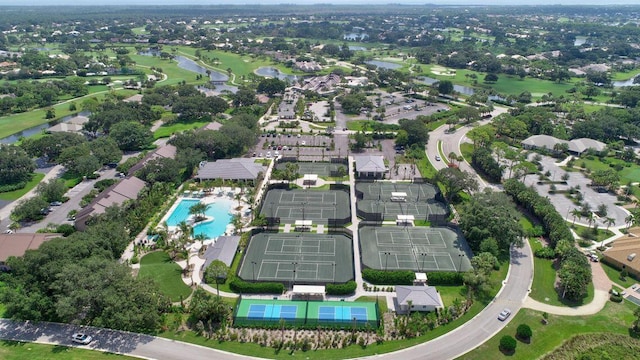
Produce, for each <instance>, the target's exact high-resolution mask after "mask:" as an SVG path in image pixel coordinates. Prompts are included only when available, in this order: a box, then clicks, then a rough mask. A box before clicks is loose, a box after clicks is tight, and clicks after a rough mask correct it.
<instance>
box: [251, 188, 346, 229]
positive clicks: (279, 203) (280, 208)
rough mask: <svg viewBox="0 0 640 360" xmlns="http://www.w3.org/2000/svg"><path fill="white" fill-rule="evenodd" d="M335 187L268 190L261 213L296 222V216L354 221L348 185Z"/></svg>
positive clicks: (336, 222) (334, 223) (314, 220)
mask: <svg viewBox="0 0 640 360" xmlns="http://www.w3.org/2000/svg"><path fill="white" fill-rule="evenodd" d="M331 188H332V189H334V190H331V189H330V190H314V189H305V190H298V189H294V190H284V189H272V190H269V191H267V194H266V195H265V198H264V200H263V201H262V207H261V209H260V214H261V215H263V216H264V217H265V218H267V219H271V220H272V221H273V223H274V224H275V222H276V220H277V222H278V223H279V224H282V223H284V224H295V222H296V220H311V221H312V223H313V224H314V225H315V224H324V225H329V224H331V225H332V226H343V225H345V224H347V223H349V222H351V204H350V202H349V193H348V192H347V191H346V190H344V187H341V186H339V185H335V186H334V185H332V186H331Z"/></svg>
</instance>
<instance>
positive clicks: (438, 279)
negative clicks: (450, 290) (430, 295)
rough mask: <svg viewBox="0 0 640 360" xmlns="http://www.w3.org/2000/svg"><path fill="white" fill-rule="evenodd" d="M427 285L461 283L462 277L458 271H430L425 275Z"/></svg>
mask: <svg viewBox="0 0 640 360" xmlns="http://www.w3.org/2000/svg"><path fill="white" fill-rule="evenodd" d="M427 281H428V282H429V285H431V286H435V285H454V286H455V285H462V284H463V282H464V279H463V277H462V273H458V272H447V271H444V272H432V273H429V274H428V275H427Z"/></svg>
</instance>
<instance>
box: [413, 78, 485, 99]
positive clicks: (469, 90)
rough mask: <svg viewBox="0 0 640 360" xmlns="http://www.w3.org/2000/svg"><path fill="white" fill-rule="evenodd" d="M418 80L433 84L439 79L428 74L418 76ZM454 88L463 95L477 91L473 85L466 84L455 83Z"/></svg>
mask: <svg viewBox="0 0 640 360" xmlns="http://www.w3.org/2000/svg"><path fill="white" fill-rule="evenodd" d="M416 81H418V82H420V83H423V84H426V85H433V84H435V83H437V82H438V81H439V80H438V79H434V78H431V77H428V76H419V77H417V78H416ZM453 90H455V91H457V92H459V93H460V94H463V95H473V94H474V93H475V90H474V89H473V88H472V87H468V86H464V85H453Z"/></svg>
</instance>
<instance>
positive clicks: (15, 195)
mask: <svg viewBox="0 0 640 360" xmlns="http://www.w3.org/2000/svg"><path fill="white" fill-rule="evenodd" d="M43 178H44V174H42V173H33V176H32V177H31V181H29V182H28V183H27V185H26V186H25V187H24V188H22V189H19V190H14V191H7V192H4V193H0V200H5V201H13V200H17V199H19V198H20V197H22V195H24V194H26V193H28V192H29V190H31V189H33V188H34V187H36V186H38V184H39V183H40V181H42V179H43Z"/></svg>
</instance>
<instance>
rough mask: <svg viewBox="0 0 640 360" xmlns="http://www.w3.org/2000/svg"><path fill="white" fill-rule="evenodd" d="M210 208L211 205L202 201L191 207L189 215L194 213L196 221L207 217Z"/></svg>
mask: <svg viewBox="0 0 640 360" xmlns="http://www.w3.org/2000/svg"><path fill="white" fill-rule="evenodd" d="M208 209H209V205H208V204H205V203H203V202H202V201H200V202H198V203H197V204H194V205H192V206H191V207H190V208H189V215H193V216H194V217H195V221H196V222H198V221H202V220H204V219H205V213H206V212H207V210H208Z"/></svg>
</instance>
